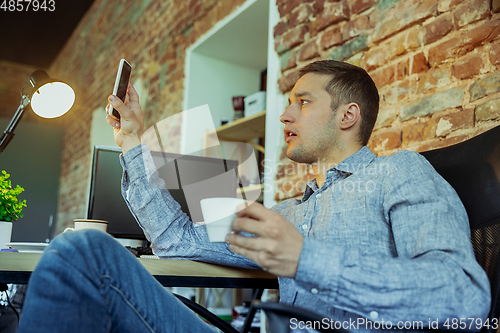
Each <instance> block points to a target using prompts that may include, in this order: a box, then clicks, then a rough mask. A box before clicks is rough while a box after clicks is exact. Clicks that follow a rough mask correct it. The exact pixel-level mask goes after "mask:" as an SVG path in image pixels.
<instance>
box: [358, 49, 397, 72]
mask: <svg viewBox="0 0 500 333" xmlns="http://www.w3.org/2000/svg"><path fill="white" fill-rule="evenodd" d="M391 52H392V50H390V48H388V47H387V46H386V45H380V46H376V47H373V48H371V49H369V50H368V51H367V52H366V53H365V54H364V56H363V59H362V61H361V64H362V67H363V68H364V69H365V70H367V71H368V72H371V71H372V70H374V69H376V68H378V67H380V66H382V65H384V64H385V63H386V62H387V59H389V58H390V57H391V56H392V53H391Z"/></svg>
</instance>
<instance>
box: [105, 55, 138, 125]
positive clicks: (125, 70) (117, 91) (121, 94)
mask: <svg viewBox="0 0 500 333" xmlns="http://www.w3.org/2000/svg"><path fill="white" fill-rule="evenodd" d="M131 72H132V66H130V64H129V63H128V62H127V60H125V59H121V60H120V65H119V66H118V72H117V73H116V80H115V86H114V88H113V95H115V96H117V97H118V98H119V99H121V100H122V101H125V96H126V95H127V88H128V82H129V80H130V73H131ZM110 109H111V108H110ZM108 114H109V115H111V116H113V117H115V118H117V119H120V113H119V112H118V111H117V110H116V109H115V108H113V110H112V111H110V110H108Z"/></svg>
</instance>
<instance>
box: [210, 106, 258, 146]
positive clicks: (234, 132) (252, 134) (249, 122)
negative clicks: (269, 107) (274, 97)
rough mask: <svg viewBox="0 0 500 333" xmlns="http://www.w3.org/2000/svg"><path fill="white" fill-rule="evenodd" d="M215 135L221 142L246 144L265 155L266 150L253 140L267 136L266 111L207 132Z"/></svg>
mask: <svg viewBox="0 0 500 333" xmlns="http://www.w3.org/2000/svg"><path fill="white" fill-rule="evenodd" d="M213 134H217V137H218V138H219V140H221V141H231V142H246V143H248V144H250V145H252V146H253V147H254V148H256V149H258V150H259V151H260V152H262V153H264V154H265V148H264V147H262V146H261V145H258V144H256V143H254V142H252V141H251V140H252V139H255V138H262V137H264V136H265V134H266V110H264V111H262V112H259V113H256V114H254V115H252V116H250V117H244V118H241V119H238V120H235V121H233V122H231V123H228V124H225V125H222V126H221V127H219V128H217V129H216V130H215V131H211V132H207V135H213Z"/></svg>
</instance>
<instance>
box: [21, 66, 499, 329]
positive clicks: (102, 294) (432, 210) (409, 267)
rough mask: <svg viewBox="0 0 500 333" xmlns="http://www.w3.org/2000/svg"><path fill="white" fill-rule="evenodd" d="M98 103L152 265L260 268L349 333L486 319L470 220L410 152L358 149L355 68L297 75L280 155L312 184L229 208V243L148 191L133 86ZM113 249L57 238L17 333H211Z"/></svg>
mask: <svg viewBox="0 0 500 333" xmlns="http://www.w3.org/2000/svg"><path fill="white" fill-rule="evenodd" d="M109 100H110V103H111V105H112V106H113V107H114V108H116V109H117V110H118V111H119V112H120V114H121V121H118V120H116V119H114V118H111V117H109V116H108V118H107V120H108V123H110V124H111V125H112V126H113V127H114V132H115V139H116V142H117V144H118V145H119V146H120V147H121V148H122V150H123V155H122V158H121V161H122V164H123V167H124V177H123V184H122V186H123V193H124V197H125V199H126V201H127V203H128V205H129V207H130V209H131V211H132V212H133V213H134V215H135V216H136V218H137V221H138V222H139V224H140V225H141V227H142V228H143V229H144V231H145V234H146V236H147V237H148V239H149V240H150V241H151V243H152V246H153V248H154V251H155V253H156V254H157V255H159V256H161V257H169V258H183V259H196V260H204V261H207V262H213V263H221V264H226V265H234V266H240V267H251V268H258V267H261V268H263V269H266V270H268V271H269V272H271V273H274V274H276V275H278V276H279V283H280V301H281V302H285V303H289V304H294V305H296V306H300V307H304V308H308V309H311V310H313V311H316V312H320V313H321V314H323V315H324V316H325V318H328V319H331V320H334V321H336V322H337V323H340V325H341V326H343V327H345V328H348V329H353V328H354V329H361V330H369V331H370V330H374V329H376V328H395V327H403V325H404V327H406V328H415V329H417V328H435V326H433V325H434V322H436V323H438V324H439V327H440V328H446V327H444V326H443V325H444V324H445V323H446V320H447V319H453V318H455V319H458V320H460V318H475V319H476V318H480V319H481V320H484V318H485V317H486V316H487V314H488V311H489V304H490V291H489V283H488V279H487V277H486V274H485V273H484V271H483V270H482V269H481V268H480V266H479V265H478V264H477V262H476V261H475V259H474V254H473V251H472V246H471V244H470V240H469V236H470V235H469V226H468V221H467V215H466V212H465V210H464V208H463V206H462V204H461V202H460V200H459V198H458V197H457V195H456V193H455V192H454V190H453V189H452V188H451V187H450V185H449V184H447V183H446V182H445V181H444V180H443V179H442V178H441V177H440V176H439V175H438V174H437V173H436V172H435V171H434V169H433V168H432V167H431V166H430V164H429V163H428V162H427V161H426V160H425V159H424V158H422V157H421V156H420V155H419V154H417V153H414V152H407V151H402V152H398V153H396V154H394V155H393V156H391V157H376V156H375V155H374V154H373V153H372V152H371V151H370V150H369V149H368V148H367V147H366V146H365V145H366V143H367V141H368V139H369V137H370V134H371V131H372V129H373V126H374V123H375V120H376V118H377V112H378V102H379V97H378V92H377V89H376V87H375V85H374V83H373V81H372V80H371V78H370V77H369V75H368V74H367V73H366V72H365V71H364V70H363V69H361V68H359V67H356V66H353V65H349V64H346V63H341V62H336V61H318V62H315V63H312V64H310V65H308V66H306V67H305V68H304V69H303V70H302V71H301V77H300V79H299V80H298V81H297V83H296V84H295V86H294V88H293V90H292V92H291V94H290V98H289V106H288V107H287V109H286V110H285V112H284V113H283V114H282V115H281V117H280V121H281V122H282V123H284V124H285V130H284V131H285V135H286V142H287V144H288V149H287V155H288V157H289V158H290V159H292V160H294V161H296V162H300V163H307V164H311V165H312V167H313V170H314V171H315V173H316V179H314V180H313V181H311V182H309V183H308V185H307V188H306V191H305V193H304V196H303V198H302V199H301V200H296V199H291V200H286V201H284V202H282V203H280V204H278V205H276V206H275V207H273V208H272V210H269V209H267V208H265V207H264V206H262V205H260V204H257V203H254V204H252V205H250V206H249V207H248V208H246V209H244V210H242V211H240V212H239V213H238V214H237V218H236V219H235V220H234V221H233V223H232V229H233V230H234V231H235V232H236V233H235V234H230V235H228V236H227V237H226V242H227V243H228V244H221V243H218V244H217V243H210V242H209V241H208V237H207V234H206V229H205V228H204V227H194V226H193V224H192V223H191V222H190V221H189V219H188V218H187V216H186V215H184V214H183V213H182V211H181V210H180V206H179V205H178V204H177V203H176V202H175V201H174V200H173V199H172V197H171V196H170V195H169V193H168V191H166V190H161V189H160V188H161V185H162V181H161V180H160V179H158V178H157V175H156V176H155V175H154V174H153V175H152V177H153V178H152V182H153V185H155V186H151V185H150V181H151V180H150V179H148V177H149V175H148V173H147V171H146V169H145V166H144V164H148V163H151V156H150V155H149V152H148V150H147V148H145V147H144V146H141V135H142V128H143V122H142V112H141V109H140V106H139V100H138V95H137V93H136V92H135V90H134V88H133V87H132V86H129V92H128V97H127V100H126V103H125V104H123V103H122V102H121V101H119V100H117V99H116V98H115V97H114V96H110V98H109ZM325 165H326V166H327V167H325ZM155 177H156V178H155ZM148 180H149V181H148ZM242 232H248V233H251V234H254V235H255V236H256V237H245V236H243V235H242V234H241V233H242ZM123 252H125V250H123V249H122V248H120V246H119V245H116V244H115V242H112V241H111V240H110V239H109V237H108V236H106V235H105V234H103V233H98V232H83V233H79V232H74V233H68V234H64V235H63V236H60V237H58V238H56V239H55V240H54V242H53V244H51V245H50V246H49V247H48V248H47V250H46V251H45V253H44V255H43V257H42V259H41V261H40V264H39V267H38V268H37V269H36V270H35V272H34V273H33V278H32V280H31V281H30V288H29V290H28V296H27V304H26V306H25V310H24V314H23V318H22V320H21V332H23V331H29V330H28V329H27V327H36V328H37V331H39V332H41V331H43V330H41V329H40V328H41V327H46V326H50V325H59V324H60V323H63V324H64V325H67V326H65V327H73V328H74V329H73V328H72V330H73V331H75V330H78V329H79V328H81V327H86V326H85V325H89V326H90V327H92V328H95V329H96V330H101V331H108V330H113V331H115V330H116V331H118V330H121V329H123V330H124V331H126V330H127V329H128V330H131V331H142V330H144V331H146V330H150V331H162V332H163V331H165V332H188V331H189V332H205V331H209V328H207V327H206V326H205V324H204V323H202V322H201V321H200V320H198V319H197V318H196V316H194V315H193V314H192V313H191V312H190V311H189V310H187V309H186V308H185V307H183V306H182V305H181V304H180V303H179V302H177V301H176V300H175V299H174V298H173V297H172V296H171V295H170V294H169V293H167V292H163V291H162V288H161V287H160V286H159V285H158V283H157V282H156V281H155V280H154V279H153V278H152V277H150V276H149V275H148V274H147V272H144V270H143V269H142V267H140V265H139V264H138V263H137V261H134V259H133V258H132V257H131V256H127V255H125V254H126V253H125V254H124V253H123ZM68 304H71V305H72V306H68ZM52 311H53V312H52ZM50 313H57V315H58V316H59V317H58V318H57V321H55V319H54V318H51V316H50ZM65 316H70V317H69V319H64V318H66V317H65ZM35 317H36V318H35ZM365 318H366V319H368V320H366V321H360V320H361V319H363V320H364V319H365ZM86 320H87V322H86ZM31 321H32V326H30V323H28V322H31ZM90 321H91V322H90ZM353 322H354V323H363V322H364V323H365V324H364V325H357V326H353V325H352V324H351V325H349V323H353ZM346 323H347V325H346ZM374 323H375V325H374ZM388 323H390V326H389V325H388ZM408 323H410V326H408ZM431 323H433V324H431ZM294 324H295V326H294ZM61 325H62V324H61ZM384 325H385V326H384ZM411 325H414V326H411ZM291 326H292V328H300V327H303V325H302V326H300V325H298V323H291ZM132 327H133V328H132ZM138 327H139V328H138ZM470 330H477V328H476V327H471V328H470Z"/></svg>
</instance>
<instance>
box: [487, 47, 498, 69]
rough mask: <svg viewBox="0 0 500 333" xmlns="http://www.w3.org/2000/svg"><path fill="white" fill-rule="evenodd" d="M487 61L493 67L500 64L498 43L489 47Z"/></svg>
mask: <svg viewBox="0 0 500 333" xmlns="http://www.w3.org/2000/svg"><path fill="white" fill-rule="evenodd" d="M489 59H490V62H491V63H492V64H493V65H497V66H498V65H499V64H500V43H497V44H495V45H492V46H491V49H490V54H489ZM497 68H498V67H497Z"/></svg>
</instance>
